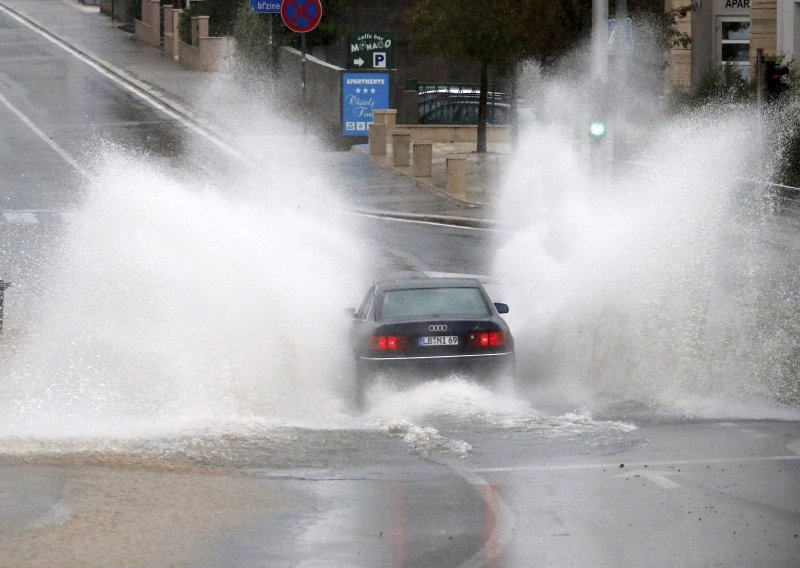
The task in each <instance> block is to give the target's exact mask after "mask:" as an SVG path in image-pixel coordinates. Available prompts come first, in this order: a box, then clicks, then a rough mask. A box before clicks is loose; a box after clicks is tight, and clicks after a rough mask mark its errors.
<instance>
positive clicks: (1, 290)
mask: <svg viewBox="0 0 800 568" xmlns="http://www.w3.org/2000/svg"><path fill="white" fill-rule="evenodd" d="M10 286H11V284H10V283H9V282H3V281H2V280H0V334H2V333H3V301H4V300H5V292H6V289H7V288H8V287H10Z"/></svg>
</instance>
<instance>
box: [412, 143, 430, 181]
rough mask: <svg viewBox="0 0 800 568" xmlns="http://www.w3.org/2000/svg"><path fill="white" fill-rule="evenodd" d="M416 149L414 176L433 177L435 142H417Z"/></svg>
mask: <svg viewBox="0 0 800 568" xmlns="http://www.w3.org/2000/svg"><path fill="white" fill-rule="evenodd" d="M413 148H414V152H413V153H414V176H415V177H431V176H432V175H433V140H416V141H415V142H414V144H413Z"/></svg>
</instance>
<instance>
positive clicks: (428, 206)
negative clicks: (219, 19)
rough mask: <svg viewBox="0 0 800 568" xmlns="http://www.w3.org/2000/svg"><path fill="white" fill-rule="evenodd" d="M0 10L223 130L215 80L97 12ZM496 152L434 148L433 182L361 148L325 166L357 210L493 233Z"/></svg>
mask: <svg viewBox="0 0 800 568" xmlns="http://www.w3.org/2000/svg"><path fill="white" fill-rule="evenodd" d="M0 8H5V9H6V10H8V11H9V12H11V13H13V14H15V15H16V16H17V17H21V18H23V19H24V20H26V21H27V22H29V23H30V24H32V25H34V26H35V27H36V28H38V29H39V31H40V32H41V33H43V34H44V35H46V36H48V37H49V38H50V39H51V40H53V41H55V42H61V43H62V44H65V45H66V46H68V47H69V48H71V49H72V50H74V51H75V52H77V53H79V54H80V55H82V56H83V57H84V58H86V59H87V60H88V61H90V62H91V63H93V64H95V65H97V66H98V67H100V68H101V69H102V70H103V71H105V72H107V73H109V74H111V75H113V76H114V77H116V78H118V79H120V80H121V81H122V82H123V83H125V84H127V85H128V86H130V87H133V88H135V89H137V90H140V91H144V92H145V93H146V94H147V95H149V97H151V98H152V99H153V101H154V102H156V103H157V104H160V105H163V106H164V107H166V108H167V109H169V110H170V111H172V112H174V113H177V114H179V115H181V116H182V117H183V118H185V119H187V120H189V121H190V122H193V123H195V124H197V125H199V126H201V127H202V128H204V129H205V130H208V131H209V132H212V133H213V132H214V131H215V130H216V131H222V130H223V128H222V126H223V125H216V128H215V125H213V124H211V123H210V121H209V120H208V117H205V116H203V115H202V114H201V113H200V111H199V109H201V108H202V107H201V105H200V102H201V98H202V93H203V92H204V89H206V88H207V87H208V85H209V84H210V82H211V81H212V79H213V75H210V74H208V73H204V72H201V71H194V70H190V69H188V68H185V67H183V66H182V65H180V64H179V63H177V62H176V61H174V60H173V59H172V58H171V57H169V56H168V55H166V54H165V53H163V52H162V51H160V50H158V49H156V48H153V47H150V46H146V45H144V44H141V43H137V42H136V41H135V40H134V38H133V36H132V35H131V34H129V33H126V32H124V31H122V30H120V29H118V28H116V27H115V26H112V23H111V19H110V18H109V17H107V16H105V15H103V14H101V13H100V11H99V8H97V7H93V6H86V5H84V4H82V3H81V2H80V1H79V0H0ZM0 13H5V11H3V12H0ZM501 146H502V145H498V146H497V147H490V153H487V154H485V155H478V154H475V153H474V150H475V148H474V144H434V147H433V162H434V168H433V169H434V174H433V177H431V178H414V177H413V174H412V171H411V168H393V167H392V166H391V165H390V162H389V161H388V160H387V159H386V158H375V157H372V158H371V157H370V156H369V155H368V154H369V151H368V149H366V150H365V146H356V147H354V149H353V151H352V152H339V153H331V154H332V155H331V156H328V160H326V161H327V162H328V163H329V164H331V166H332V167H333V168H334V169H335V170H337V173H338V174H343V175H347V176H349V177H347V178H345V179H349V180H352V183H350V184H348V185H349V186H350V187H349V191H348V195H347V196H346V197H347V198H348V199H349V200H350V202H351V204H352V206H353V208H354V209H356V210H360V211H362V212H367V213H373V214H385V215H390V216H395V217H403V218H407V219H421V220H429V221H438V222H452V223H457V224H462V225H468V226H493V223H492V222H491V220H490V213H489V205H490V204H491V203H492V202H494V198H495V196H496V194H497V191H498V189H499V185H500V177H501V172H502V170H503V169H504V166H505V164H506V163H507V161H508V149H507V148H503V147H501ZM454 152H455V153H461V154H466V155H468V158H467V200H466V201H462V200H458V199H455V198H453V197H451V196H449V195H447V194H446V193H445V192H444V189H445V187H446V173H445V171H444V165H445V159H446V155H447V154H448V153H454ZM334 155H335V156H336V157H335V159H332V158H334ZM389 156H391V154H389Z"/></svg>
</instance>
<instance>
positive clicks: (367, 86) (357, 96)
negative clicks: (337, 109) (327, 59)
mask: <svg viewBox="0 0 800 568" xmlns="http://www.w3.org/2000/svg"><path fill="white" fill-rule="evenodd" d="M387 108H389V74H388V73H344V74H343V75H342V134H343V135H344V136H367V134H368V132H369V123H371V122H372V111H373V110H375V109H387Z"/></svg>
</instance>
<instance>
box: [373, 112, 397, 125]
mask: <svg viewBox="0 0 800 568" xmlns="http://www.w3.org/2000/svg"><path fill="white" fill-rule="evenodd" d="M372 120H373V122H374V123H375V124H385V125H386V126H388V127H389V130H391V129H392V128H394V127H395V125H396V124H397V110H396V109H393V108H386V109H376V110H373V111H372Z"/></svg>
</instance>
